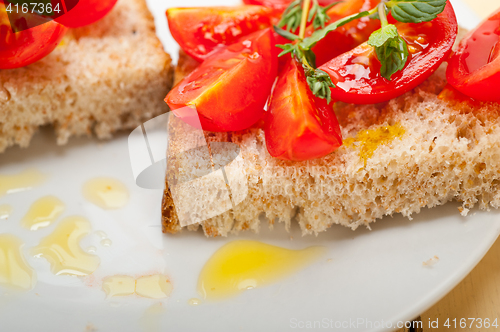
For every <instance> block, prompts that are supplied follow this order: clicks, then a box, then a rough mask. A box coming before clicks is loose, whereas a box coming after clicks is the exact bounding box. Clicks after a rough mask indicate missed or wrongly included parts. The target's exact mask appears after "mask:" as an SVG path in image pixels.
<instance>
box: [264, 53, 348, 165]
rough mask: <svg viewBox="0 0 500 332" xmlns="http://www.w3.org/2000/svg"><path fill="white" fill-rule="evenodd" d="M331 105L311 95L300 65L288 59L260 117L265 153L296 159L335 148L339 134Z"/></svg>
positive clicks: (340, 140)
mask: <svg viewBox="0 0 500 332" xmlns="http://www.w3.org/2000/svg"><path fill="white" fill-rule="evenodd" d="M331 105H332V104H330V105H328V103H327V102H326V100H325V99H320V98H317V97H315V96H314V95H313V94H312V92H311V90H310V89H309V86H308V84H307V81H306V77H305V75H304V70H303V69H302V66H301V65H300V64H299V63H297V61H296V60H295V59H290V60H289V61H288V62H287V64H286V66H285V68H284V69H283V71H281V73H280V75H279V77H278V81H277V83H276V86H275V88H274V91H273V94H272V97H271V100H270V103H269V110H268V111H267V112H266V115H265V119H264V122H265V128H264V130H265V134H266V145H267V150H268V151H269V154H270V155H271V156H273V157H276V158H279V159H285V160H296V161H300V160H309V159H315V158H320V157H323V156H325V155H327V154H329V153H331V152H333V151H335V150H336V149H337V148H338V147H339V146H341V145H342V134H341V132H340V126H339V123H338V121H337V117H336V116H335V113H334V112H333V109H332V106H331Z"/></svg>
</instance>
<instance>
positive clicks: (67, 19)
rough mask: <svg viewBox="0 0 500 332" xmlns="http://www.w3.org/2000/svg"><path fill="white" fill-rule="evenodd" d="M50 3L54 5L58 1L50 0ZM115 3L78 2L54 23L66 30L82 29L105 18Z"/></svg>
mask: <svg viewBox="0 0 500 332" xmlns="http://www.w3.org/2000/svg"><path fill="white" fill-rule="evenodd" d="M65 1H67V0H65ZM52 2H53V4H54V5H55V4H56V3H57V2H59V1H54V0H52ZM116 2H117V0H79V1H78V3H77V4H76V6H74V7H73V8H72V9H71V10H69V11H68V12H67V13H65V14H64V15H63V16H61V17H58V18H56V19H55V21H56V22H58V23H60V24H62V25H64V26H66V27H68V28H79V27H83V26H86V25H89V24H92V23H94V22H97V21H99V20H100V19H102V18H103V17H104V16H106V14H108V13H109V12H110V11H111V9H113V7H114V6H115V4H116Z"/></svg>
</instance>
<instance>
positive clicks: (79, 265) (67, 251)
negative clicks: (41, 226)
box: [32, 216, 100, 276]
mask: <svg viewBox="0 0 500 332" xmlns="http://www.w3.org/2000/svg"><path fill="white" fill-rule="evenodd" d="M89 233H90V223H89V221H88V220H87V219H85V218H83V217H78V216H73V217H68V218H66V219H64V220H63V221H61V223H60V224H59V225H58V226H57V228H56V229H55V230H54V232H53V233H52V234H50V235H49V236H47V237H45V238H44V239H42V241H41V242H40V244H39V245H38V246H36V247H35V248H33V250H32V253H33V255H34V256H36V257H43V258H45V259H47V260H48V261H49V263H50V265H51V271H52V273H54V274H55V275H61V274H69V275H76V276H85V275H89V274H91V273H93V272H94V271H95V270H97V268H98V267H99V263H100V259H99V257H97V256H95V255H90V254H88V253H86V252H85V251H83V249H82V248H81V247H80V240H81V239H82V238H83V237H84V236H85V235H87V234H89Z"/></svg>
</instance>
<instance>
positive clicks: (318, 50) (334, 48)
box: [307, 0, 380, 66]
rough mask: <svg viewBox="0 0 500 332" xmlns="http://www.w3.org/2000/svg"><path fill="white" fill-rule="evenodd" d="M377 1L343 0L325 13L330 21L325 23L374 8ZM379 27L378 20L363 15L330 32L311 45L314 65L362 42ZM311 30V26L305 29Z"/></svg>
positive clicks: (319, 64)
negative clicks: (314, 58)
mask: <svg viewBox="0 0 500 332" xmlns="http://www.w3.org/2000/svg"><path fill="white" fill-rule="evenodd" d="M379 3H380V0H345V1H343V2H341V3H339V4H338V5H335V6H333V7H332V8H330V9H329V10H328V12H327V13H328V16H329V17H330V21H329V22H328V23H327V24H330V23H333V22H335V21H338V20H340V19H341V18H344V17H346V16H349V15H352V14H356V13H358V12H362V11H366V10H370V9H372V8H375V6H377V5H378V4H379ZM379 28H380V21H379V20H372V19H370V18H369V17H363V18H360V19H358V20H354V21H352V22H349V23H347V24H346V25H344V26H341V27H340V28H338V29H336V30H335V31H332V32H330V33H329V34H328V35H327V36H326V37H325V38H323V39H322V40H320V41H319V42H318V43H317V44H316V45H315V46H314V47H313V51H314V53H315V54H316V65H317V66H321V65H322V64H324V63H325V62H327V61H330V60H331V59H333V58H335V57H336V56H338V55H340V54H342V53H345V52H347V51H349V50H351V49H353V48H354V47H356V46H358V45H360V44H361V43H364V42H365V41H367V40H368V38H369V37H370V35H371V33H372V32H373V31H375V30H377V29H379ZM312 32H313V30H312V27H309V29H308V31H307V33H308V35H310V34H311V33H312Z"/></svg>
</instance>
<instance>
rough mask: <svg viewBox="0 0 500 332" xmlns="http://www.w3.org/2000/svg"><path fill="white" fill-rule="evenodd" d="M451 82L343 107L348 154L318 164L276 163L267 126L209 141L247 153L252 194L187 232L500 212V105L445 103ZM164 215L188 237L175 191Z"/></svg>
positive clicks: (169, 226)
mask: <svg viewBox="0 0 500 332" xmlns="http://www.w3.org/2000/svg"><path fill="white" fill-rule="evenodd" d="M190 61H192V60H191V59H189V58H188V57H187V56H186V55H185V54H183V53H181V56H180V60H179V64H180V66H179V68H178V70H177V71H176V75H177V77H176V80H177V81H178V80H180V78H181V77H184V76H185V75H187V74H188V73H189V71H188V70H184V69H183V68H187V67H188V66H185V65H184V64H185V63H187V62H190ZM444 76H445V66H444V65H443V66H442V67H441V68H440V69H439V70H438V71H437V72H436V73H435V74H433V75H432V76H431V77H430V78H429V79H428V80H427V81H426V82H424V83H423V84H422V85H420V86H419V87H417V88H416V89H414V90H413V91H411V92H409V93H406V94H405V95H403V96H400V97H398V98H395V99H393V100H391V101H389V102H386V103H382V104H377V105H350V104H343V103H337V104H336V109H335V112H336V114H337V117H338V119H339V122H340V124H341V127H342V134H343V137H344V146H342V147H341V148H339V149H338V150H337V151H335V152H334V153H332V154H330V155H328V156H325V157H323V158H320V159H316V160H311V161H307V162H289V161H282V160H278V159H276V158H272V157H271V156H270V155H269V154H268V152H267V150H266V147H265V139H264V133H263V131H262V130H261V129H259V128H251V129H249V130H245V131H242V132H238V133H227V134H219V133H210V135H212V139H213V140H220V141H231V142H234V143H237V144H239V145H240V148H241V155H242V158H243V162H242V163H241V168H242V169H244V170H245V172H246V175H247V180H248V185H249V194H248V196H247V198H246V199H245V200H244V201H243V202H242V203H240V204H239V205H238V206H236V208H235V209H233V210H231V211H228V212H226V213H224V214H222V215H220V216H217V217H214V218H211V219H209V220H206V221H204V222H202V223H201V225H192V226H188V227H187V229H188V230H196V229H198V228H199V226H201V227H202V229H203V230H204V232H205V234H206V235H207V236H209V237H213V236H227V235H229V234H231V233H238V232H239V231H242V230H252V231H255V232H257V231H258V230H259V228H260V226H261V221H260V220H259V217H262V216H264V217H265V218H264V219H265V220H267V222H268V225H269V227H272V226H273V225H274V223H275V222H283V223H285V225H286V227H287V228H288V227H290V223H291V220H292V218H294V217H295V218H296V220H297V221H298V223H299V225H300V228H301V230H302V233H303V234H317V233H319V232H322V231H325V230H326V229H328V228H329V227H331V226H332V225H334V224H341V225H344V226H347V227H350V228H352V229H353V230H354V229H356V228H357V227H359V226H362V225H364V226H366V227H369V224H370V223H372V222H375V221H376V220H377V219H379V218H382V217H383V216H387V215H392V214H394V213H401V214H402V215H403V216H406V217H408V218H410V219H411V216H412V214H413V213H418V212H419V211H420V210H421V209H422V208H424V207H434V206H438V205H442V204H444V203H446V202H448V201H450V200H457V201H460V202H462V207H461V208H460V209H459V212H460V213H461V214H462V215H466V214H467V212H468V210H469V209H471V208H472V207H474V206H476V205H479V207H480V208H481V209H489V208H490V207H494V208H498V207H499V206H500V191H499V184H500V105H499V104H498V103H488V102H470V101H468V100H460V99H455V98H451V99H450V98H447V97H446V96H441V97H439V94H440V92H441V91H442V90H443V88H444V86H445V84H446V80H445V77H444ZM398 126H399V127H400V128H402V130H400V131H398V132H399V134H398V135H395V137H392V138H390V139H385V140H377V138H376V137H377V133H380V132H381V131H388V132H390V130H391V128H395V127H398ZM382 136H383V135H382ZM366 137H369V138H368V141H366V139H365V138H366ZM367 149H368V150H369V149H372V150H373V151H371V154H370V153H368V154H366V153H365V152H366V151H367ZM213 204H216V202H213ZM162 208H163V216H162V223H163V226H164V231H165V232H169V233H176V232H179V231H180V230H181V229H182V228H181V227H180V225H179V221H178V218H177V216H176V214H175V207H174V205H173V202H172V199H171V197H170V196H169V190H168V183H166V185H165V191H164V197H163V205H162ZM167 210H168V211H169V212H168V213H166V211H167Z"/></svg>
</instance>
